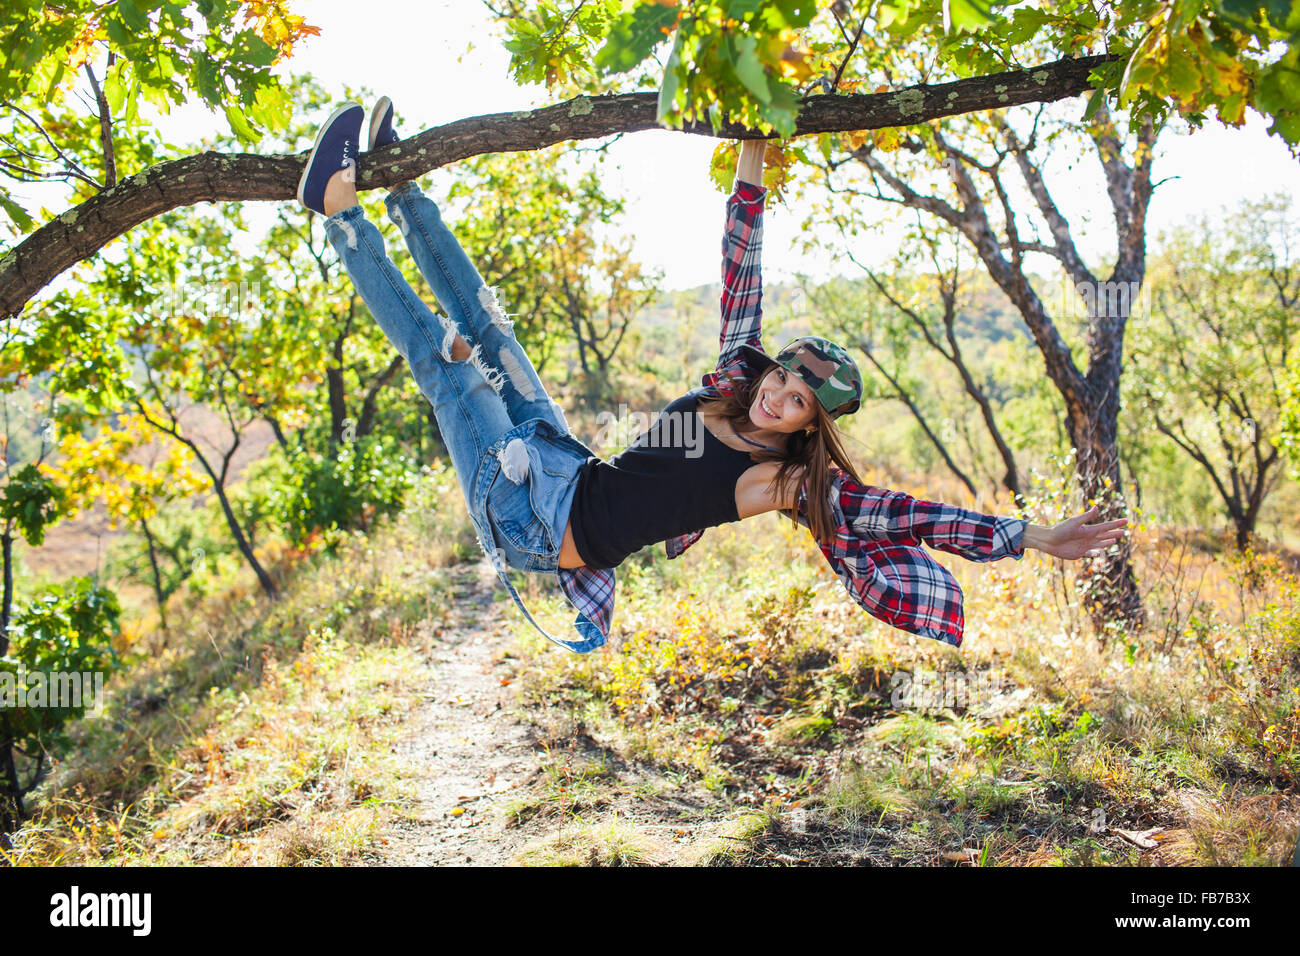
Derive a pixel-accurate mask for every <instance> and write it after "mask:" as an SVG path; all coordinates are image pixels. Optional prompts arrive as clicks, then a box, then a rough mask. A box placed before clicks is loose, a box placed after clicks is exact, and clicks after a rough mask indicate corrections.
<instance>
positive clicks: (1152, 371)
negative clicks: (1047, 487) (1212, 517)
mask: <svg viewBox="0 0 1300 956" xmlns="http://www.w3.org/2000/svg"><path fill="white" fill-rule="evenodd" d="M1298 242H1300V231H1298V230H1297V224H1296V221H1295V213H1294V210H1293V209H1292V208H1291V203H1290V201H1289V199H1288V198H1287V197H1286V196H1285V195H1281V194H1280V195H1278V196H1277V197H1275V198H1272V199H1269V200H1263V201H1258V202H1245V203H1243V204H1242V205H1241V206H1240V207H1239V208H1238V209H1235V210H1232V211H1231V212H1230V213H1229V214H1227V215H1223V216H1220V217H1210V216H1202V217H1201V218H1200V219H1199V220H1198V221H1197V222H1194V223H1190V224H1188V225H1186V226H1183V227H1181V228H1179V229H1176V230H1174V231H1173V232H1172V233H1171V234H1169V235H1168V236H1166V237H1163V242H1162V250H1161V254H1160V256H1159V257H1158V259H1157V260H1156V262H1155V264H1154V265H1155V268H1154V270H1153V275H1152V277H1151V279H1150V280H1149V281H1150V282H1151V286H1152V287H1151V288H1150V291H1149V299H1150V301H1151V304H1152V308H1151V310H1150V315H1149V316H1147V317H1146V319H1145V321H1144V322H1142V323H1140V324H1139V325H1138V330H1137V340H1136V342H1135V343H1134V350H1133V362H1134V370H1133V374H1132V386H1131V391H1132V393H1133V395H1134V396H1135V398H1136V399H1137V400H1138V401H1139V402H1140V403H1141V405H1142V407H1143V409H1144V412H1145V417H1146V418H1147V419H1148V420H1149V422H1150V423H1151V424H1152V425H1154V427H1155V428H1156V429H1157V430H1158V431H1159V432H1160V434H1161V435H1164V436H1165V437H1166V438H1167V439H1169V441H1171V442H1172V443H1173V444H1174V445H1175V446H1176V447H1177V448H1178V449H1179V450H1180V451H1181V452H1183V453H1184V454H1185V455H1187V456H1188V457H1189V458H1190V459H1191V460H1192V461H1194V462H1195V463H1196V464H1197V466H1198V467H1200V468H1201V469H1202V470H1203V471H1204V472H1205V474H1206V476H1207V477H1208V478H1209V480H1210V482H1211V483H1212V484H1213V486H1214V489H1215V492H1216V493H1217V494H1218V496H1219V498H1220V499H1221V501H1222V504H1223V508H1224V510H1225V511H1226V512H1227V514H1228V518H1229V520H1231V521H1232V523H1233V526H1234V527H1235V529H1236V541H1237V547H1238V548H1242V549H1244V548H1246V547H1247V546H1248V545H1249V544H1250V542H1251V538H1252V536H1253V535H1254V533H1255V524H1256V522H1257V521H1258V519H1259V514H1260V508H1261V506H1262V505H1263V503H1264V499H1265V497H1266V496H1267V495H1268V493H1269V491H1270V490H1272V488H1273V487H1274V485H1275V483H1276V481H1277V478H1278V476H1279V474H1280V471H1279V470H1278V468H1277V466H1278V465H1279V463H1280V462H1279V447H1280V445H1281V441H1280V435H1279V431H1280V417H1281V414H1282V409H1283V406H1284V404H1285V402H1286V399H1287V367H1288V363H1289V362H1290V360H1291V357H1292V355H1293V354H1294V353H1295V351H1296V344H1295V343H1296V333H1297V329H1298V328H1300V268H1298V267H1297V264H1296V262H1295V261H1294V260H1293V255H1294V250H1295V249H1296V246H1297V243H1298Z"/></svg>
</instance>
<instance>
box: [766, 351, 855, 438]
mask: <svg viewBox="0 0 1300 956" xmlns="http://www.w3.org/2000/svg"><path fill="white" fill-rule="evenodd" d="M741 348H742V351H743V352H744V353H745V356H746V358H748V359H749V360H750V362H752V363H753V365H754V367H755V369H756V370H757V371H758V372H759V373H762V372H765V371H767V369H768V368H769V367H770V366H772V365H780V366H781V367H782V368H785V369H788V370H789V371H791V372H794V373H795V374H796V375H798V376H799V378H800V379H802V380H803V383H804V384H805V385H807V386H808V387H809V388H811V389H812V391H813V394H814V395H816V396H817V401H818V402H820V403H821V406H822V408H824V409H826V414H828V415H830V417H831V418H839V417H840V416H841V415H848V414H851V413H853V412H856V411H857V410H858V408H859V407H860V406H861V405H862V374H861V373H860V372H859V371H858V366H857V364H856V363H855V362H854V361H853V359H852V358H850V357H849V353H848V352H846V351H845V350H844V348H843V347H842V346H839V345H836V344H835V343H834V342H832V341H830V339H824V338H822V337H821V336H820V335H805V336H802V337H800V338H797V339H795V340H794V341H793V342H790V343H789V344H787V345H786V346H784V347H783V348H782V349H781V351H779V352H777V353H776V355H775V356H771V355H768V354H767V353H766V352H763V351H761V350H759V349H756V348H754V347H752V346H749V345H745V346H742V347H741Z"/></svg>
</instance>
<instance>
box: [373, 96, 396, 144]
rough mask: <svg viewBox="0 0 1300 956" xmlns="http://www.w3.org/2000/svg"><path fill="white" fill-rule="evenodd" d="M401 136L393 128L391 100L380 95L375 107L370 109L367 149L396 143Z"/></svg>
mask: <svg viewBox="0 0 1300 956" xmlns="http://www.w3.org/2000/svg"><path fill="white" fill-rule="evenodd" d="M401 138H402V137H400V136H398V135H397V131H396V130H395V129H393V101H392V100H390V99H389V98H388V97H387V96H381V97H380V98H379V102H378V103H376V104H375V108H374V109H372V110H371V111H370V145H369V146H367V147H366V149H367V150H372V149H375V148H376V147H379V146H387V145H388V144H389V143H396V142H397V141H398V140H400V139H401Z"/></svg>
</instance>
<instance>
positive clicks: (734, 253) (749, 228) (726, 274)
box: [558, 181, 1026, 648]
mask: <svg viewBox="0 0 1300 956" xmlns="http://www.w3.org/2000/svg"><path fill="white" fill-rule="evenodd" d="M766 195H767V190H766V189H764V188H763V187H761V186H754V185H751V184H749V183H745V182H740V181H737V182H736V189H735V191H734V192H733V193H732V195H731V198H730V199H729V200H728V201H727V225H726V231H725V232H724V234H723V240H722V303H721V305H722V334H721V337H720V340H719V348H718V364H717V367H716V368H715V369H714V370H713V371H712V372H709V373H708V374H707V375H705V376H704V377H703V379H701V385H703V386H704V387H705V388H707V389H713V390H716V391H718V392H724V393H725V392H729V391H730V389H731V385H730V383H729V382H728V380H727V376H726V375H725V374H724V373H725V372H731V373H732V374H733V375H735V376H736V377H737V378H739V379H741V380H743V381H748V380H749V379H751V378H752V377H753V374H754V370H753V369H751V368H749V367H748V365H747V363H746V362H745V361H744V358H743V356H742V355H741V353H740V346H742V345H751V346H753V347H754V348H757V349H762V347H763V345H762V335H761V328H762V323H761V319H762V305H761V303H762V297H763V283H762V277H761V272H760V268H759V260H760V257H761V253H762V240H763V200H764V198H765V197H766ZM831 476H832V477H831V486H832V487H831V490H830V493H829V494H828V496H827V497H828V502H829V504H830V508H831V516H832V520H833V521H834V523H835V524H836V529H835V533H834V534H833V536H832V537H831V540H830V541H828V542H826V543H822V542H818V543H817V544H818V547H819V548H820V549H821V552H822V555H823V557H825V559H826V561H827V563H828V564H830V566H831V569H832V570H833V571H834V572H835V574H836V575H837V576H838V577H839V579H840V581H841V583H843V585H844V588H845V590H846V591H848V593H849V596H850V597H852V598H853V600H855V601H857V602H858V604H859V605H861V606H862V608H863V609H864V610H865V611H866V612H867V613H868V614H871V615H872V616H874V617H877V618H879V619H880V620H882V621H884V622H886V623H887V624H892V625H893V626H894V627H897V628H901V629H902V630H905V631H910V632H911V633H913V634H920V635H922V636H923V637H931V638H934V639H935V640H938V641H943V642H944V643H946V644H952V645H954V646H956V645H960V644H961V640H962V631H963V628H964V625H965V619H964V618H963V616H962V592H961V586H960V585H958V583H957V580H956V579H955V578H954V577H953V576H952V574H951V573H949V571H948V570H947V569H946V568H945V567H943V565H941V564H939V563H938V562H937V561H935V560H934V558H932V557H930V555H929V554H928V553H927V552H926V551H925V550H924V548H922V547H921V545H922V544H928V545H930V547H932V548H938V549H939V550H941V551H949V552H951V553H953V554H960V555H961V556H962V557H964V558H967V559H969V560H971V561H994V560H997V559H998V558H1004V557H1014V558H1016V559H1017V560H1019V559H1020V558H1021V557H1023V556H1024V547H1023V543H1022V539H1023V537H1024V533H1025V526H1026V522H1025V521H1024V520H1022V519H1020V518H998V517H993V516H991V515H985V514H980V513H979V512H976V511H968V510H966V509H964V508H958V507H955V506H954V505H947V504H943V503H941V502H937V501H922V500H919V499H916V498H913V497H911V496H910V495H906V494H903V493H902V492H897V491H889V490H887V489H884V488H875V487H872V486H870V485H860V484H858V483H857V482H855V481H853V480H852V479H851V478H849V477H848V476H847V475H845V474H844V473H843V471H841V470H840V469H838V468H835V467H833V466H832V468H831ZM807 495H808V486H807V483H806V482H805V484H804V486H803V487H802V488H801V489H800V490H799V499H798V506H797V507H798V510H797V520H798V521H799V523H800V524H802V525H803V526H804V527H811V526H810V524H809V521H808V507H807V501H808V498H807ZM703 534H704V531H703V530H700V531H692V532H690V533H689V534H684V535H680V536H679V537H676V538H670V539H669V540H667V541H665V542H664V548H665V550H666V551H667V554H668V557H669V558H676V557H678V556H679V555H681V554H683V553H684V552H685V551H686V549H687V548H689V547H690V546H691V545H693V544H694V543H695V542H696V541H698V540H700V537H701V536H702V535H703ZM558 575H559V580H560V586H561V587H562V588H563V589H564V592H565V594H567V595H568V597H569V600H570V601H572V602H573V604H574V606H575V607H576V608H577V610H578V617H577V619H576V620H575V621H574V627H575V628H576V629H577V630H578V632H579V633H580V634H581V635H582V636H583V638H584V645H587V644H589V645H591V646H592V647H593V648H594V647H598V646H600V644H603V643H604V641H605V638H607V637H608V635H609V627H610V621H611V619H612V617H613V613H614V585H615V577H614V570H613V569H612V568H611V569H608V570H594V569H592V568H587V567H582V568H574V569H560V571H559V572H558Z"/></svg>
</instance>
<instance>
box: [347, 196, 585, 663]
mask: <svg viewBox="0 0 1300 956" xmlns="http://www.w3.org/2000/svg"><path fill="white" fill-rule="evenodd" d="M385 205H386V206H387V207H388V216H389V218H390V219H391V220H392V221H393V222H394V223H395V224H396V225H397V227H398V228H399V229H400V230H401V233H402V237H403V239H405V240H406V247H407V249H409V250H410V253H411V256H412V257H413V258H414V260H415V263H416V265H417V266H418V267H419V270H420V273H421V274H422V275H423V276H424V278H425V280H426V281H427V282H428V283H429V287H430V288H431V289H432V290H433V294H434V296H436V297H437V299H438V302H439V304H440V305H441V306H442V308H443V310H444V311H445V312H446V313H447V315H445V316H440V315H437V314H436V313H434V312H433V311H432V310H431V309H430V308H429V307H428V306H427V305H425V304H424V302H422V301H421V300H420V297H419V296H417V295H416V294H415V292H414V290H412V289H411V287H410V285H409V284H408V283H407V282H406V280H405V278H403V276H402V274H401V272H399V271H398V269H397V267H396V266H395V265H394V264H393V262H392V261H391V260H390V259H389V258H388V254H387V252H386V250H385V247H384V240H383V237H382V236H381V235H380V233H379V230H378V229H376V228H375V226H374V225H372V224H371V223H370V222H369V221H367V219H366V218H365V213H364V211H363V210H362V208H361V207H360V206H352V207H351V208H349V209H345V210H343V211H341V212H338V213H335V214H334V215H333V216H330V217H329V218H328V219H326V220H325V234H326V235H327V236H328V238H329V241H330V244H331V245H332V246H333V247H334V250H335V251H336V252H337V253H338V256H339V259H340V260H341V261H342V262H343V265H344V267H345V268H346V269H347V271H348V275H349V276H351V278H352V282H353V285H355V286H356V289H357V292H358V293H359V294H360V296H361V298H362V301H364V302H365V304H366V306H367V308H369V309H370V312H371V314H372V315H374V317H375V320H376V321H377V322H378V323H379V325H380V327H381V328H382V329H383V330H384V333H385V334H386V335H387V336H388V339H389V341H390V342H392V343H393V346H394V347H395V348H396V349H397V350H398V352H400V353H401V354H402V356H403V357H404V358H405V359H406V362H407V365H408V366H409V367H410V369H411V375H412V376H413V377H414V379H415V382H416V384H417V385H418V386H419V388H420V391H421V392H423V393H424V395H425V397H427V398H428V399H429V402H430V403H431V404H432V405H433V410H434V414H435V416H436V417H437V420H438V429H439V431H440V432H441V433H442V439H443V442H444V443H445V444H446V446H447V451H448V454H449V455H450V456H451V462H452V466H453V467H454V468H455V470H456V476H457V478H458V480H459V481H460V486H461V491H462V492H463V493H464V495H465V501H466V503H467V504H468V505H469V513H470V517H471V519H472V520H473V522H474V527H475V530H476V532H477V535H478V540H479V544H480V546H482V548H483V550H484V552H485V553H486V554H487V555H488V557H489V558H490V559H491V560H492V564H493V567H494V568H495V569H496V571H497V574H498V576H499V577H500V579H501V581H502V583H503V584H504V585H505V587H506V590H507V591H508V592H509V593H510V595H511V597H513V598H514V600H515V603H516V604H517V605H518V606H519V609H520V610H521V611H522V612H523V614H524V617H526V618H527V619H528V621H529V622H530V623H531V624H532V625H533V626H534V627H536V628H537V629H538V630H539V631H540V632H541V633H542V634H544V635H545V636H546V637H548V638H550V639H551V640H552V641H555V642H556V643H557V644H560V645H561V646H563V647H565V648H568V649H569V650H578V649H580V648H579V647H578V646H576V643H575V642H572V641H565V640H562V639H560V638H557V637H554V636H553V635H551V634H548V633H547V632H546V631H545V630H544V629H542V628H541V627H540V626H538V624H537V622H536V621H534V620H533V617H532V615H531V614H529V613H528V609H527V608H526V607H524V604H523V601H521V600H520V598H519V594H518V592H517V591H516V590H515V588H514V585H513V584H511V582H510V580H509V578H508V577H507V575H506V569H507V568H513V569H515V570H520V571H540V572H554V571H555V570H556V569H557V568H558V567H559V560H560V548H561V546H562V544H563V539H564V528H565V525H566V524H567V522H568V516H569V508H570V505H571V504H572V502H573V493H574V490H575V489H576V487H577V472H578V469H579V467H581V465H582V464H583V462H584V461H585V460H586V459H587V458H588V457H595V454H594V452H592V451H591V449H589V448H588V447H587V446H586V445H584V444H583V443H582V442H580V441H578V440H577V439H576V438H574V437H573V436H572V435H571V434H569V428H568V423H567V422H566V421H565V418H564V413H563V412H562V411H561V410H560V407H559V406H558V405H557V404H556V403H555V402H554V401H552V400H551V398H550V396H549V395H547V394H546V389H545V388H543V387H542V383H541V380H540V379H539V378H538V377H537V372H536V371H535V370H534V368H533V364H532V362H531V361H529V359H528V356H527V354H525V352H524V350H523V348H522V347H521V346H520V345H519V343H518V341H516V339H515V336H514V332H513V328H512V327H513V323H512V322H511V320H510V318H509V316H508V315H507V314H506V313H505V311H504V310H503V309H502V307H501V306H500V304H499V303H498V302H497V300H496V298H495V295H494V293H493V291H492V290H491V289H490V288H489V287H488V286H487V285H486V284H485V283H484V282H483V279H482V277H481V276H480V275H479V274H478V270H477V269H475V268H474V265H473V263H471V262H470V261H469V257H468V256H466V255H465V252H464V250H463V249H461V247H460V243H459V242H457V240H456V237H455V236H454V235H452V233H451V231H450V230H449V229H448V228H447V227H446V226H445V225H444V224H443V221H442V216H441V214H440V213H439V211H438V207H437V206H436V205H435V204H434V202H433V201H432V200H431V199H429V198H428V197H427V196H425V195H424V194H423V193H422V192H421V191H420V188H419V186H418V185H417V184H415V183H414V182H409V183H403V184H402V185H400V186H398V187H397V188H396V189H394V190H393V191H392V192H391V193H389V195H388V197H387V198H386V199H385ZM457 333H459V334H460V336H461V337H462V338H463V339H464V340H465V342H466V343H467V344H468V345H469V346H470V348H471V352H470V355H469V357H468V358H466V359H464V360H462V361H456V360H453V359H452V357H451V355H452V343H453V342H454V341H455V339H456V335H457Z"/></svg>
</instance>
